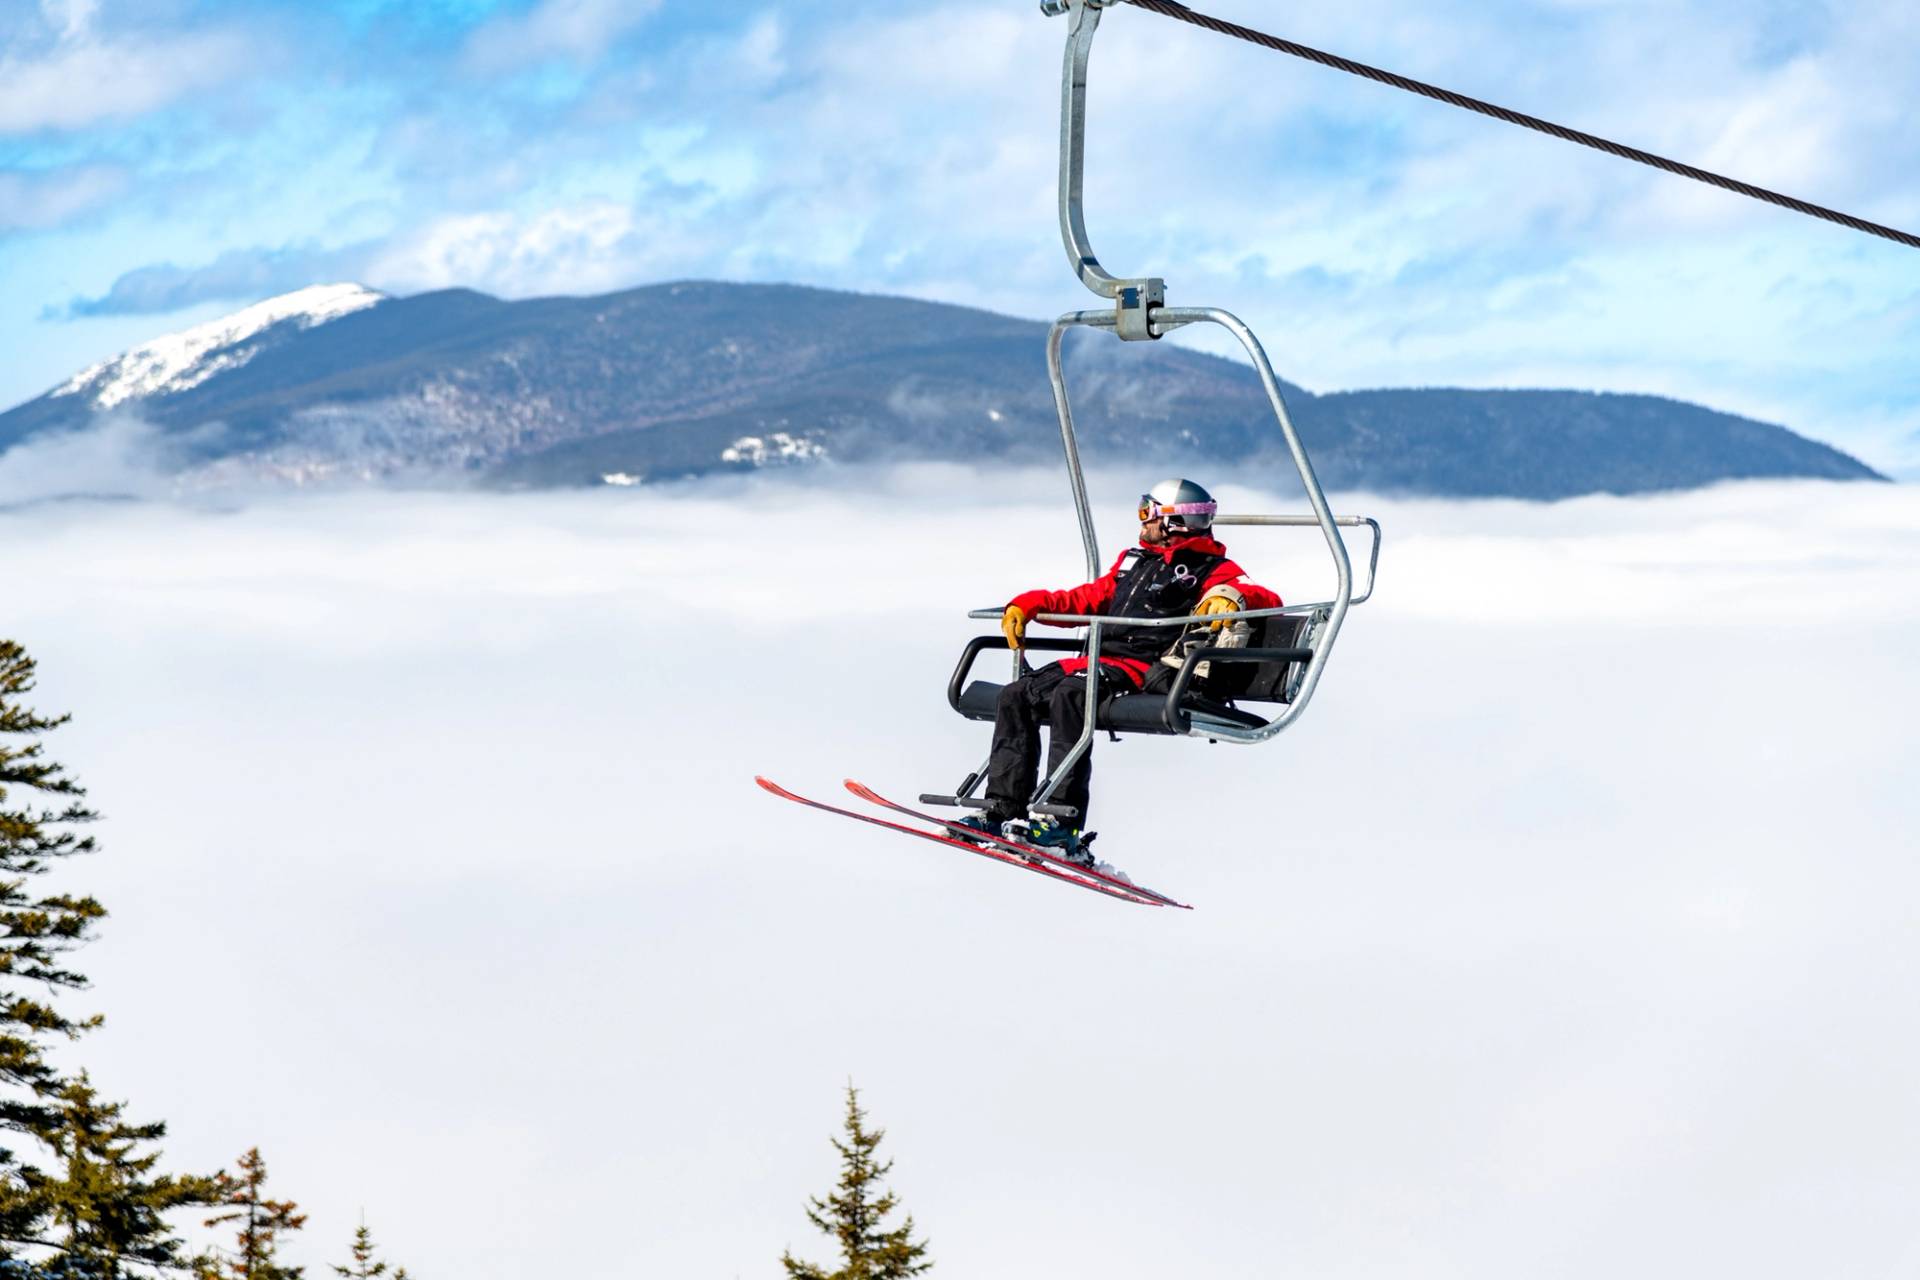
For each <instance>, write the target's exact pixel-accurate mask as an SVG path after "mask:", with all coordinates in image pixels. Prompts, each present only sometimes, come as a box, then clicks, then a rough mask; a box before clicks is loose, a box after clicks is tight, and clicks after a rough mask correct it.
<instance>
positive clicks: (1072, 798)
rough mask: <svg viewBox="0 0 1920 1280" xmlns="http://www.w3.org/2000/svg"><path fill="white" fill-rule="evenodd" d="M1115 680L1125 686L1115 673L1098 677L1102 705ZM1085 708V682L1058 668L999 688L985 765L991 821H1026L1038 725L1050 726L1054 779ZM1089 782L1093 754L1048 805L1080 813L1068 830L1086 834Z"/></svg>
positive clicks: (1050, 767) (1083, 759)
mask: <svg viewBox="0 0 1920 1280" xmlns="http://www.w3.org/2000/svg"><path fill="white" fill-rule="evenodd" d="M1115 680H1118V681H1120V682H1121V683H1122V684H1123V685H1124V684H1125V682H1126V677H1125V676H1122V675H1120V674H1119V673H1117V672H1113V671H1103V672H1102V673H1101V680H1100V688H1101V696H1102V700H1103V701H1104V700H1105V698H1106V697H1107V696H1108V694H1109V693H1110V691H1111V689H1112V687H1113V682H1114V681H1115ZM1086 706H1087V680H1086V677H1085V676H1080V675H1068V674H1067V673H1066V672H1064V671H1062V670H1061V669H1060V664H1059V663H1057V662H1056V663H1054V664H1053V665H1052V666H1047V667H1042V668H1040V670H1038V671H1035V672H1032V673H1030V674H1028V675H1024V676H1021V677H1020V678H1019V679H1018V680H1015V681H1013V682H1011V683H1009V684H1006V685H1003V686H1002V687H1001V689H1000V702H999V705H998V706H997V707H996V708H995V713H994V719H993V755H992V756H991V757H990V758H989V759H988V761H987V799H988V800H989V801H991V802H992V804H993V809H992V811H991V813H992V816H994V817H996V818H1000V819H1003V820H1004V819H1006V818H1020V817H1025V816H1026V813H1027V802H1028V801H1029V800H1031V799H1032V798H1033V791H1034V788H1035V787H1036V786H1037V785H1038V784H1039V773H1038V769H1039V764H1040V725H1041V724H1042V722H1044V723H1046V724H1047V725H1048V726H1049V733H1048V743H1047V776H1048V777H1052V776H1053V771H1054V770H1055V769H1058V768H1059V767H1060V762H1061V761H1062V760H1064V759H1066V758H1067V753H1068V752H1069V751H1071V750H1073V744H1074V743H1076V742H1078V741H1080V730H1081V728H1082V727H1083V726H1084V725H1085V723H1086V718H1085V717H1086ZM1092 778H1093V752H1092V750H1091V749H1089V750H1088V752H1087V754H1086V755H1084V756H1081V757H1080V762H1079V763H1078V764H1076V765H1074V766H1073V772H1072V773H1070V774H1068V775H1067V777H1066V780H1065V781H1063V782H1062V783H1061V784H1060V789H1059V790H1057V791H1055V792H1054V793H1053V798H1052V801H1051V803H1054V804H1070V805H1072V806H1073V807H1074V808H1076V809H1078V810H1079V811H1080V818H1079V821H1077V822H1073V823H1070V824H1069V825H1071V826H1077V827H1079V828H1080V829H1081V830H1082V831H1084V830H1086V829H1087V792H1088V786H1089V783H1090V782H1091V780H1092Z"/></svg>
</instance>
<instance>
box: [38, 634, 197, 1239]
mask: <svg viewBox="0 0 1920 1280" xmlns="http://www.w3.org/2000/svg"><path fill="white" fill-rule="evenodd" d="M34 670H35V668H34V662H33V659H32V658H31V657H29V656H28V655H27V652H26V651H25V650H24V649H22V648H21V647H20V645H18V644H17V643H15V642H13V641H11V640H0V1136H4V1135H12V1137H13V1138H14V1142H12V1143H10V1144H9V1148H10V1149H5V1150H0V1264H8V1265H11V1266H12V1267H13V1268H14V1269H15V1270H18V1269H19V1268H21V1267H25V1268H26V1269H27V1273H28V1274H33V1273H35V1272H36V1271H37V1273H39V1274H45V1275H59V1276H82V1275H84V1276H100V1277H119V1276H136V1275H145V1274H149V1271H150V1269H151V1268H166V1267H179V1266H182V1265H184V1264H185V1263H186V1262H187V1259H185V1258H183V1257H182V1256H181V1255H180V1253H179V1249H180V1242H179V1241H178V1240H176V1239H175V1238H174V1236H173V1234H172V1232H171V1230H170V1229H169V1228H168V1226H167V1224H166V1222H165V1220H164V1219H163V1217H162V1216H161V1215H162V1214H164V1213H165V1212H166V1211H167V1210H168V1209H171V1208H175V1207H178V1206H181V1205H188V1204H195V1203H202V1204H204V1203H206V1198H207V1195H208V1194H209V1192H210V1189H211V1188H210V1184H209V1183H208V1182H207V1180H205V1179H199V1178H172V1177H164V1176H162V1177H155V1176H153V1168H154V1165H155V1164H156V1163H157V1161H158V1154H157V1153H154V1152H149V1153H147V1154H138V1152H139V1151H140V1150H141V1148H143V1147H145V1146H147V1145H148V1144H150V1143H152V1142H154V1141H156V1140H157V1139H158V1138H159V1137H160V1136H161V1135H162V1134H163V1133H164V1132H165V1126H163V1125H159V1124H147V1125H132V1124H129V1123H127V1122H126V1121H125V1120H124V1118H123V1104H120V1103H103V1102H101V1101H100V1099H99V1098H98V1096H97V1095H96V1094H95V1092H94V1089H93V1086H92V1084H91V1082H89V1081H88V1079H87V1078H86V1076H85V1075H81V1076H80V1077H78V1078H77V1079H72V1080H69V1079H67V1078H66V1077H65V1076H63V1074H62V1073H61V1072H60V1071H58V1070H57V1069H56V1068H55V1067H54V1065H53V1064H52V1063H51V1062H50V1061H49V1060H48V1057H47V1053H48V1050H49V1048H50V1047H51V1045H53V1044H55V1043H58V1042H61V1041H69V1040H74V1039H77V1038H78V1037H79V1036H80V1035H82V1034H83V1033H84V1032H86V1031H88V1030H90V1029H91V1028H93V1027H95V1026H98V1025H99V1022H100V1019H99V1018H98V1017H85V1016H73V1015H70V1014H68V1013H66V1012H65V1011H63V1010H61V1009H60V1008H59V1007H57V1006H56V1005H55V1004H54V1003H53V999H54V997H55V996H56V995H58V994H60V993H62V992H67V991H74V990H78V989H80V988H83V987H85V986H86V985H87V980H86V977H85V975H83V974H81V973H80V972H78V971H77V970H75V969H73V968H72V967H70V962H69V960H68V956H69V954H70V953H71V952H72V951H73V950H74V949H75V948H77V947H79V946H80V945H81V944H83V943H84V942H86V941H87V940H88V939H89V937H90V936H91V934H92V931H93V928H94V926H95V925H96V924H97V923H98V922H99V921H100V920H101V919H102V918H103V917H104V916H105V915H106V909H105V908H104V907H102V906H101V905H100V903H99V902H98V901H96V900H95V899H93V898H91V897H77V896H74V895H71V894H39V895H36V894H35V893H32V892H29V890H28V885H29V883H30V882H31V881H32V879H33V878H34V877H36V876H40V875H44V874H46V873H47V872H49V871H51V870H54V869H55V868H57V867H58V866H60V865H61V864H62V863H63V862H64V861H65V860H66V859H68V858H72V857H76V856H78V855H81V854H86V853H91V852H93V849H94V842H93V839H92V838H91V837H90V836H86V835H84V834H82V831H81V828H83V827H84V826H85V825H86V824H87V823H89V822H92V821H93V820H94V819H95V817H96V816H97V815H96V814H95V813H94V812H93V811H92V810H91V809H89V808H88V807H87V806H86V803H85V796H86V791H85V789H84V788H82V787H81V786H80V784H79V783H78V782H76V781H75V780H74V779H72V778H71V777H69V776H67V773H66V771H65V769H64V768H63V767H62V766H61V765H59V764H56V763H54V762H53V761H51V760H48V759H47V758H46V756H45V754H44V750H45V749H44V745H43V744H42V742H41V741H40V739H41V737H42V736H43V735H45V734H47V733H48V732H50V731H52V730H54V729H57V728H59V727H60V726H61V725H63V724H65V723H66V722H67V717H65V716H58V717H53V718H48V717H46V716H42V715H40V714H38V713H37V712H35V711H34V710H33V709H31V708H30V707H28V706H26V705H25V704H24V703H23V701H22V699H23V698H24V697H25V696H26V695H27V694H28V693H30V692H31V691H32V689H33V687H34ZM16 793H18V796H17V797H16ZM21 1139H24V1140H25V1142H24V1143H22V1142H20V1141H19V1140H21ZM22 1147H24V1151H23V1150H21V1149H14V1148H22Z"/></svg>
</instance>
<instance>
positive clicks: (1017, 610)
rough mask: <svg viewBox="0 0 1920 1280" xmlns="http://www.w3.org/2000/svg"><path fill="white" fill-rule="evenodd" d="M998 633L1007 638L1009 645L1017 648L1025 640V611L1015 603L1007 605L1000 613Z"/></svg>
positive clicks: (1024, 642)
mask: <svg viewBox="0 0 1920 1280" xmlns="http://www.w3.org/2000/svg"><path fill="white" fill-rule="evenodd" d="M1000 634H1001V635H1004V636H1005V637H1006V638H1007V644H1008V646H1009V647H1011V648H1014V649H1018V648H1020V647H1022V646H1023V645H1025V644H1026V642H1027V611H1026V610H1025V609H1022V608H1021V607H1020V606H1019V605H1017V604H1010V605H1008V606H1007V611H1006V612H1005V613H1003V614H1001V615H1000Z"/></svg>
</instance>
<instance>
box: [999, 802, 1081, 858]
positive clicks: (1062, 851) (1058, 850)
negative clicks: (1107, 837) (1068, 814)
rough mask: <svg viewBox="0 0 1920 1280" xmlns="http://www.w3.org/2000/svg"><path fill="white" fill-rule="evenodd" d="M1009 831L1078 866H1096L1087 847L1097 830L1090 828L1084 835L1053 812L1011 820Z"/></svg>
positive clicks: (1015, 837) (1016, 836) (1018, 838)
mask: <svg viewBox="0 0 1920 1280" xmlns="http://www.w3.org/2000/svg"><path fill="white" fill-rule="evenodd" d="M1006 833H1007V835H1009V836H1011V837H1013V838H1014V839H1016V840H1024V841H1026V842H1027V843H1028V844H1030V845H1035V846H1037V847H1039V848H1042V849H1045V850H1046V851H1047V852H1048V853H1051V854H1052V855H1053V856H1054V857H1056V858H1059V859H1061V860H1062V861H1064V862H1071V863H1072V864H1073V865H1074V866H1076V867H1086V868H1088V869H1089V870H1091V869H1092V868H1093V867H1094V866H1095V863H1094V859H1093V851H1092V850H1091V849H1089V848H1087V846H1088V845H1089V844H1091V843H1092V842H1093V837H1094V836H1095V835H1096V834H1098V833H1097V832H1092V831H1089V832H1088V833H1087V834H1086V835H1085V836H1082V835H1081V834H1080V829H1079V828H1078V827H1069V826H1068V825H1067V824H1066V823H1064V822H1062V821H1060V819H1058V818H1056V817H1053V816H1052V815H1050V814H1044V813H1036V814H1034V815H1033V816H1032V817H1030V818H1028V819H1027V820H1026V821H1024V822H1022V821H1019V820H1017V819H1016V820H1015V821H1013V822H1009V823H1008V824H1007V825H1006Z"/></svg>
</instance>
